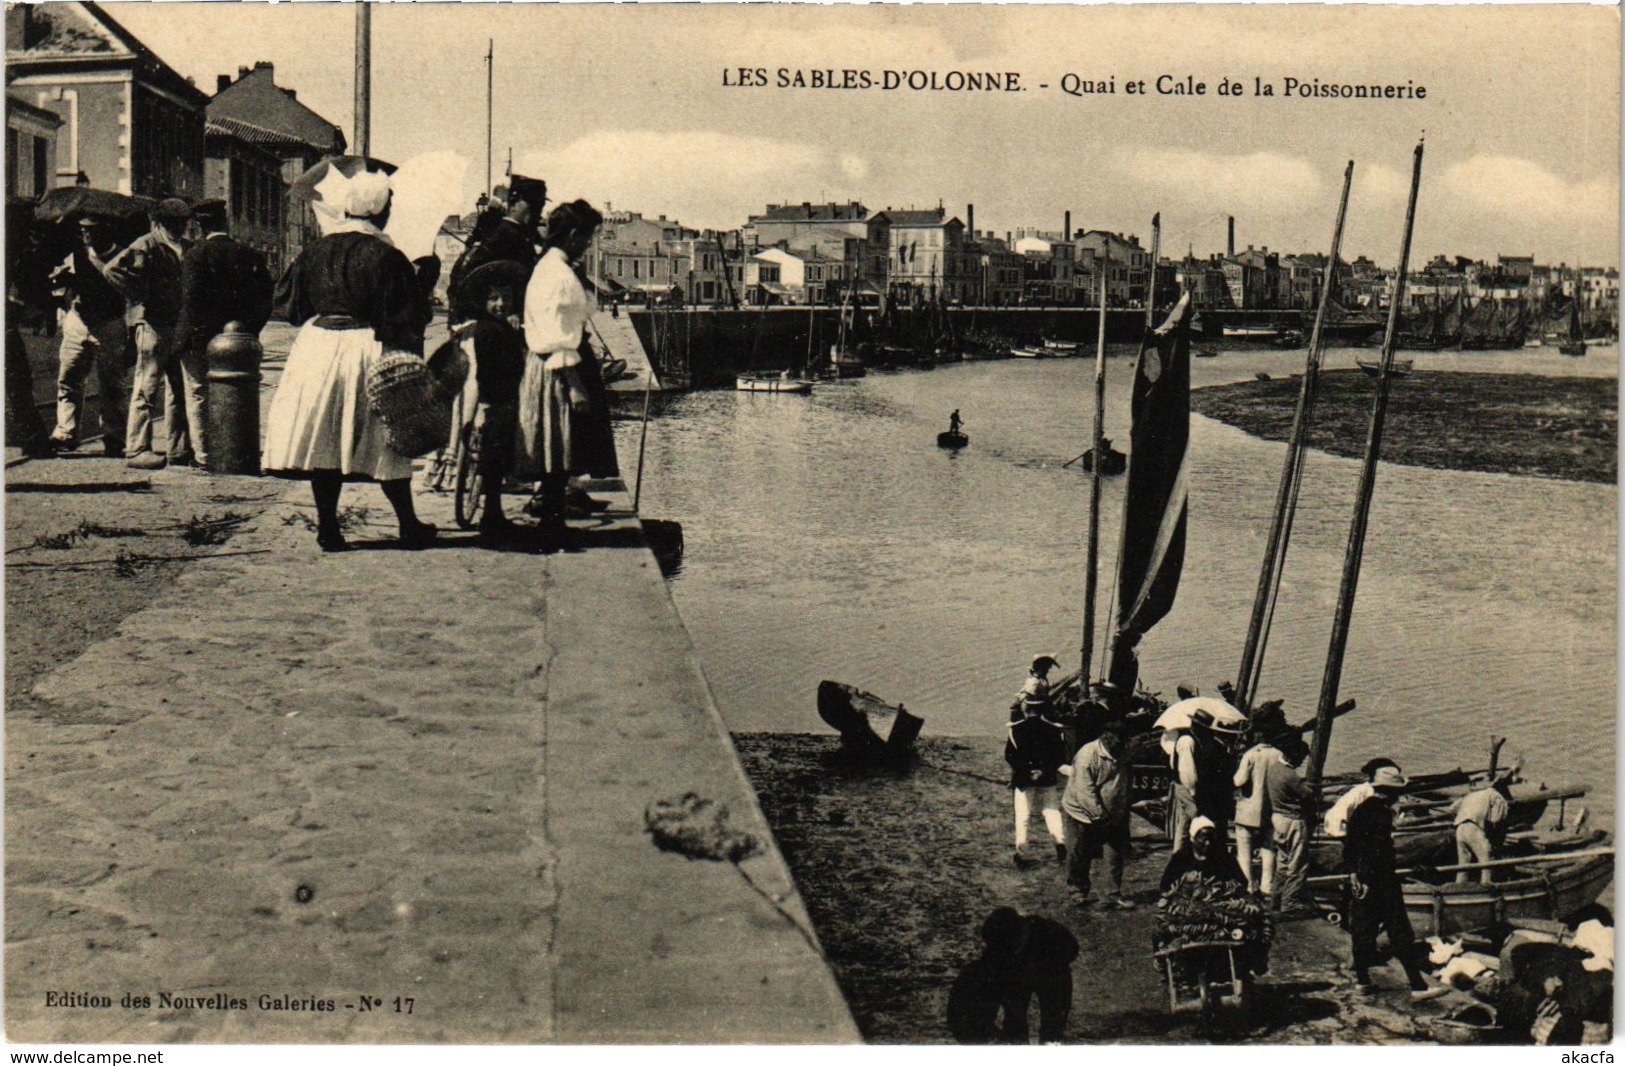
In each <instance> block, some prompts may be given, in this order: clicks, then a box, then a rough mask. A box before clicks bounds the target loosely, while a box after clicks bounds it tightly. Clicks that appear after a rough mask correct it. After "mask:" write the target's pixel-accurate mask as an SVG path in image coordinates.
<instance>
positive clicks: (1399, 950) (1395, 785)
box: [1343, 766, 1429, 998]
mask: <svg viewBox="0 0 1625 1066" xmlns="http://www.w3.org/2000/svg"><path fill="white" fill-rule="evenodd" d="M1405 783H1406V782H1405V776H1404V775H1403V774H1401V773H1400V772H1399V770H1397V769H1396V768H1394V767H1392V766H1384V767H1381V768H1379V769H1378V770H1377V771H1376V772H1375V773H1374V774H1373V775H1372V778H1371V790H1372V794H1371V797H1370V798H1369V799H1367V800H1366V801H1365V802H1363V803H1361V804H1360V805H1359V806H1358V807H1356V808H1354V810H1353V812H1352V813H1350V815H1349V820H1348V835H1347V836H1346V837H1345V838H1344V839H1343V866H1344V868H1345V869H1346V870H1347V871H1348V884H1349V937H1350V939H1351V940H1352V951H1353V955H1354V981H1355V984H1356V985H1358V987H1359V988H1360V990H1361V991H1365V992H1369V991H1372V990H1373V989H1375V987H1376V986H1375V985H1374V984H1372V981H1371V973H1370V970H1371V967H1372V966H1375V965H1377V963H1378V962H1379V961H1380V960H1381V955H1379V954H1378V951H1377V935H1378V934H1379V933H1381V932H1383V931H1384V930H1386V931H1387V933H1388V947H1389V951H1390V952H1391V954H1392V955H1393V957H1394V960H1395V961H1397V962H1398V963H1399V965H1400V967H1401V968H1403V969H1404V971H1405V977H1406V979H1407V980H1408V981H1409V982H1410V987H1411V994H1412V996H1413V998H1424V997H1425V995H1426V994H1427V993H1428V992H1429V986H1428V983H1427V979H1426V978H1424V977H1423V976H1422V971H1421V968H1420V967H1418V965H1417V963H1416V958H1415V946H1416V934H1415V933H1414V932H1413V931H1412V930H1411V919H1410V916H1409V915H1408V914H1406V913H1405V896H1404V893H1403V892H1402V891H1401V889H1400V881H1399V876H1398V874H1397V873H1396V872H1395V869H1394V866H1395V860H1394V814H1393V802H1394V800H1395V798H1396V797H1398V795H1399V794H1400V792H1402V791H1403V790H1404V788H1405Z"/></svg>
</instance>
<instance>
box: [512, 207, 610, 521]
mask: <svg viewBox="0 0 1625 1066" xmlns="http://www.w3.org/2000/svg"><path fill="white" fill-rule="evenodd" d="M602 221H603V215H601V214H599V213H598V211H596V210H595V209H594V208H593V207H592V205H590V204H588V203H587V202H586V201H585V200H575V201H573V202H571V203H566V204H560V205H559V206H558V207H555V208H554V209H553V212H552V214H550V215H549V216H548V219H547V239H546V242H545V246H546V250H545V251H544V252H543V254H542V258H541V261H540V262H538V263H537V264H536V269H535V270H534V271H532V272H531V275H530V284H529V285H528V286H527V287H526V289H525V344H526V346H527V347H528V348H529V349H530V354H529V356H528V357H527V358H526V360H525V377H524V380H523V381H522V382H521V384H520V387H519V425H518V432H517V434H516V439H515V442H514V457H513V460H514V462H513V469H514V476H515V477H517V478H519V479H520V480H529V481H539V482H541V485H542V489H541V493H540V494H539V497H538V498H539V500H540V501H541V505H542V508H541V509H542V514H541V531H542V535H543V538H544V542H546V543H545V545H544V546H547V547H552V548H557V547H560V546H562V545H561V541H562V539H563V536H564V532H565V526H564V509H565V490H566V488H567V487H568V484H569V480H570V477H571V475H573V474H582V473H586V472H588V470H589V469H590V468H591V467H592V465H593V462H594V460H593V456H591V455H590V454H588V448H587V447H586V445H587V442H588V441H589V439H590V438H592V437H593V436H594V435H593V434H591V432H590V426H589V425H588V422H589V420H590V418H591V408H592V402H591V396H590V393H589V383H588V381H587V374H588V370H589V369H590V368H584V367H583V365H582V360H583V356H582V354H581V351H580V349H581V346H582V339H583V335H584V332H585V330H586V326H587V320H588V318H589V317H590V316H591V314H592V298H591V297H590V296H588V295H587V291H586V289H585V288H584V287H583V286H582V284H581V280H580V279H579V278H578V277H576V272H575V264H576V263H578V262H579V261H580V259H581V257H582V256H583V255H584V254H585V253H586V251H587V249H588V248H589V247H590V246H591V245H592V237H593V233H594V232H595V231H597V229H598V225H599V223H601V222H602Z"/></svg>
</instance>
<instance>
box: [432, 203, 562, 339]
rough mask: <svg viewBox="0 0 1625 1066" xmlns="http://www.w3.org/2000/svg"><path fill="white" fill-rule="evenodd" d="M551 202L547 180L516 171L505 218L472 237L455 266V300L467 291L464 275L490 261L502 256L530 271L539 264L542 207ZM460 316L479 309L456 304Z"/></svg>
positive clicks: (452, 281) (451, 281)
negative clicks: (458, 294)
mask: <svg viewBox="0 0 1625 1066" xmlns="http://www.w3.org/2000/svg"><path fill="white" fill-rule="evenodd" d="M546 203H547V182H545V181H543V180H541V179H540V178H527V177H525V176H524V175H523V174H514V175H512V176H510V177H509V178H508V201H507V207H506V209H505V210H504V211H503V215H502V219H501V220H500V221H499V222H497V223H496V225H494V226H492V227H490V228H489V229H488V230H487V231H486V232H485V233H484V234H482V236H481V237H480V238H479V239H478V240H475V241H471V242H470V244H469V246H468V248H467V249H466V250H465V251H464V252H463V254H462V255H461V256H459V257H458V259H457V262H456V263H455V264H453V266H452V268H451V277H450V279H449V284H450V288H449V289H448V290H447V291H448V292H449V293H451V294H452V296H453V299H454V300H455V298H456V294H457V293H459V292H462V291H464V289H463V279H465V278H467V277H468V275H469V274H471V273H473V272H474V271H475V270H477V269H478V268H480V267H482V266H484V265H485V264H486V263H495V262H499V261H502V260H507V261H510V262H514V263H518V264H519V265H520V266H522V267H524V268H525V270H526V271H529V270H530V269H531V268H533V267H535V265H536V258H537V253H536V248H537V246H538V245H540V244H541V243H542V236H541V223H542V219H543V217H544V216H543V214H542V209H543V207H544V205H545V204H546ZM452 313H453V315H454V316H455V317H456V320H457V321H459V322H461V321H463V320H465V319H467V318H471V317H473V315H474V314H475V313H476V309H473V308H462V307H457V306H455V304H454V305H453V307H452Z"/></svg>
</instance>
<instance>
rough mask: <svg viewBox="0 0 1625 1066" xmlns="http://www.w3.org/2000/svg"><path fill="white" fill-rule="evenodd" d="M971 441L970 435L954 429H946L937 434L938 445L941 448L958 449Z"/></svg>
mask: <svg viewBox="0 0 1625 1066" xmlns="http://www.w3.org/2000/svg"><path fill="white" fill-rule="evenodd" d="M969 443H970V438H969V437H967V436H966V435H965V434H963V433H959V432H956V431H954V430H949V429H945V430H943V431H942V432H941V433H938V434H937V447H939V448H949V449H952V450H954V451H957V450H959V449H960V448H963V447H964V446H965V445H967V444H969Z"/></svg>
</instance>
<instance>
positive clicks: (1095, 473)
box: [1078, 260, 1106, 697]
mask: <svg viewBox="0 0 1625 1066" xmlns="http://www.w3.org/2000/svg"><path fill="white" fill-rule="evenodd" d="M1101 262H1102V263H1103V264H1104V262H1106V260H1102V261H1101ZM1095 332H1096V336H1095V422H1094V429H1093V436H1091V437H1090V439H1089V448H1090V450H1091V451H1092V452H1093V453H1094V469H1092V470H1091V471H1089V534H1088V551H1087V553H1086V554H1087V556H1088V569H1087V570H1085V571H1084V574H1083V651H1082V654H1081V655H1080V656H1079V659H1078V661H1079V663H1080V665H1079V667H1078V680H1079V682H1080V683H1081V684H1082V685H1083V694H1084V696H1086V697H1087V696H1088V695H1089V670H1090V667H1091V666H1092V665H1093V662H1092V660H1093V656H1094V647H1095V593H1096V590H1097V587H1098V585H1099V583H1100V582H1099V574H1098V571H1099V569H1100V468H1101V467H1102V466H1103V465H1104V464H1105V459H1106V450H1105V449H1104V448H1102V447H1101V441H1102V440H1103V439H1104V438H1105V436H1106V271H1105V270H1104V269H1102V270H1101V271H1100V316H1099V322H1098V328H1097V329H1096V331H1095Z"/></svg>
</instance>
